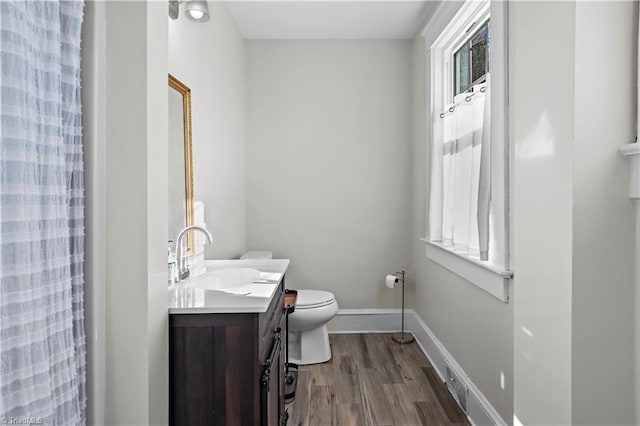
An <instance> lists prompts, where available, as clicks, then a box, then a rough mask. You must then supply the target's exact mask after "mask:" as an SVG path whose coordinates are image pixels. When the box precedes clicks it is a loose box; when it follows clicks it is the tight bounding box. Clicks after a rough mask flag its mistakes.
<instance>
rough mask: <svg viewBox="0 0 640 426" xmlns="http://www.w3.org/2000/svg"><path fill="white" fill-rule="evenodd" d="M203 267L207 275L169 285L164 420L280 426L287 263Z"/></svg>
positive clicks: (212, 263) (209, 263)
mask: <svg viewBox="0 0 640 426" xmlns="http://www.w3.org/2000/svg"><path fill="white" fill-rule="evenodd" d="M206 265H207V275H205V276H202V277H195V278H191V279H187V280H185V281H184V282H182V283H179V284H176V285H175V287H174V288H173V289H171V290H170V294H169V300H170V302H169V421H170V424H171V425H174V426H177V425H232V424H243V425H245V424H246V425H258V424H259V425H270V426H271V425H274V426H275V425H282V424H285V423H286V418H285V411H284V355H283V354H284V344H285V343H284V341H285V336H284V333H285V330H284V324H285V321H284V315H285V312H284V275H285V272H286V269H287V267H288V265H289V261H288V260H282V259H275V260H262V261H251V260H249V261H247V260H231V261H207V262H206ZM241 269H244V270H245V271H242V270H241ZM235 271H239V272H237V273H236V272H235ZM246 271H255V272H257V273H258V275H252V274H255V272H246ZM243 274H244V275H243ZM229 280H230V281H229ZM234 280H235V282H234ZM241 281H243V282H241ZM230 282H231V284H229V283H230Z"/></svg>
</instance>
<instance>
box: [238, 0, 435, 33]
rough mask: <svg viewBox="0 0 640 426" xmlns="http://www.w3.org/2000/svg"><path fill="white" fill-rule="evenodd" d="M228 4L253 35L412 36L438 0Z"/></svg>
mask: <svg viewBox="0 0 640 426" xmlns="http://www.w3.org/2000/svg"><path fill="white" fill-rule="evenodd" d="M227 4H228V5H229V9H230V10H231V13H232V15H233V16H234V18H235V20H236V23H237V24H238V27H239V28H240V32H241V33H242V35H243V36H244V38H247V39H410V38H413V37H414V36H415V34H416V32H417V31H418V30H419V29H420V25H421V24H422V21H423V19H424V17H425V16H426V14H427V13H428V12H429V11H431V9H432V8H434V7H435V6H436V4H437V3H436V2H434V1H428V0H410V1H403V0H397V1H393V0H388V1H378V0H359V1H342V0H325V1H317V0H316V1H314V0H297V1H271V0H262V1H243V0H235V1H234V0H230V1H228V2H227Z"/></svg>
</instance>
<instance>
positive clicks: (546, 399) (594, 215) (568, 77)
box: [510, 2, 638, 424]
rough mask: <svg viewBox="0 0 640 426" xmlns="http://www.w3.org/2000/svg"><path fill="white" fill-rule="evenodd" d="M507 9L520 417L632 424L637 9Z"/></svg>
mask: <svg viewBox="0 0 640 426" xmlns="http://www.w3.org/2000/svg"><path fill="white" fill-rule="evenodd" d="M511 11H512V13H511V15H510V18H511V22H510V28H511V50H510V53H511V87H510V90H511V98H510V108H511V111H512V116H511V124H512V130H513V132H512V141H511V142H512V146H513V148H514V158H513V170H514V179H513V180H514V182H513V199H512V201H513V203H512V226H513V228H512V229H513V245H512V255H513V269H514V273H515V283H514V296H515V297H514V308H515V313H514V333H515V341H514V377H515V380H514V399H515V403H514V406H515V416H516V417H517V419H518V420H519V421H521V422H522V423H523V424H569V423H574V424H633V423H634V422H635V418H634V416H635V406H636V404H637V403H638V402H637V395H634V376H633V375H634V358H633V357H634V335H633V333H634V300H633V298H634V259H633V250H634V234H635V232H634V220H635V217H634V210H633V204H632V203H631V201H630V200H629V199H628V197H627V194H626V191H627V190H628V186H627V185H628V183H627V180H628V166H627V165H626V164H625V160H624V159H623V158H622V157H621V156H620V154H619V152H618V148H619V147H620V146H621V145H623V144H625V143H628V142H629V141H630V140H632V139H633V135H634V131H633V123H634V108H633V105H634V102H633V95H634V92H635V79H634V65H633V63H632V61H633V60H634V56H635V53H634V49H635V46H636V44H635V42H634V38H635V35H634V28H635V16H637V6H636V5H635V4H634V3H632V2H571V3H570V2H566V3H563V2H548V3H547V2H515V3H513V4H511ZM541 27H544V29H545V30H544V31H543V32H541V31H540V28H541ZM636 262H637V260H636Z"/></svg>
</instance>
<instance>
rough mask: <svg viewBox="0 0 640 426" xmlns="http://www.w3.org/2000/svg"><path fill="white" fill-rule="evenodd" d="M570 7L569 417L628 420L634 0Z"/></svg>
mask: <svg viewBox="0 0 640 426" xmlns="http://www.w3.org/2000/svg"><path fill="white" fill-rule="evenodd" d="M575 13H576V18H575V21H576V36H575V40H576V43H575V63H576V65H575V70H576V72H575V137H574V148H573V164H574V166H573V220H572V221H573V293H572V307H573V309H572V328H573V330H572V386H573V392H572V400H573V407H572V411H573V415H572V420H573V422H574V423H575V424H592V425H603V424H633V423H635V417H634V416H635V413H634V409H635V407H634V404H635V402H636V401H637V399H636V398H637V397H636V396H635V395H634V392H635V391H634V386H635V383H634V349H635V338H634V329H635V327H634V319H635V318H634V308H635V306H634V305H635V303H634V291H635V288H634V287H635V285H634V258H635V257H634V246H635V233H634V232H633V230H634V226H635V209H634V206H633V201H632V200H630V199H629V197H628V190H629V165H628V164H627V163H628V160H627V159H626V158H624V157H623V156H622V155H620V152H619V148H620V146H622V145H624V144H626V143H629V142H631V141H633V138H634V137H635V129H634V123H635V120H634V117H635V116H634V112H635V111H634V110H635V109H634V108H633V105H634V103H635V95H636V84H635V79H636V74H635V72H634V71H635V68H636V65H635V59H636V52H637V50H636V47H637V44H636V42H635V37H634V33H635V30H636V18H637V16H638V13H637V3H635V2H626V1H622V2H612V1H606V2H605V1H602V2H577V3H576V11H575ZM612 46H615V48H612ZM603 76H609V78H603ZM636 261H637V260H636ZM596 365H597V366H600V368H594V366H596ZM603 401H606V403H604V404H603Z"/></svg>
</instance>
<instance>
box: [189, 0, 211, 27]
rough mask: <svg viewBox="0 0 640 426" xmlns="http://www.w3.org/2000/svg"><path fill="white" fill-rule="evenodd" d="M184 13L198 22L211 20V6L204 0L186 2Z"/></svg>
mask: <svg viewBox="0 0 640 426" xmlns="http://www.w3.org/2000/svg"><path fill="white" fill-rule="evenodd" d="M184 7H185V9H184V14H185V15H186V16H187V18H189V19H191V20H192V21H196V22H206V21H208V20H209V6H208V5H207V2H206V1H203V0H191V1H188V2H186V3H185V6H184Z"/></svg>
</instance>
